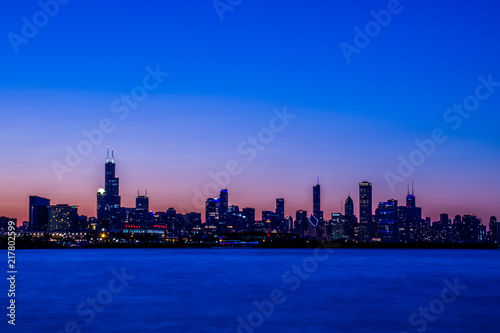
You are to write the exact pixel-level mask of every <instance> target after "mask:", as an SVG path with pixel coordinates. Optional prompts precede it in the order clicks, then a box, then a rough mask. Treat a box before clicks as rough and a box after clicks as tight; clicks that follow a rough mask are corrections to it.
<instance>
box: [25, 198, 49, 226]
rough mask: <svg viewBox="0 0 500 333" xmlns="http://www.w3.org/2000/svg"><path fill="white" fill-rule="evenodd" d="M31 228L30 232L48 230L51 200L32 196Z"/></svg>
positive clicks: (30, 199)
mask: <svg viewBox="0 0 500 333" xmlns="http://www.w3.org/2000/svg"><path fill="white" fill-rule="evenodd" d="M29 201H30V211H29V226H30V231H44V230H48V223H49V210H48V207H49V206H50V200H49V199H46V198H42V197H37V196H30V198H29Z"/></svg>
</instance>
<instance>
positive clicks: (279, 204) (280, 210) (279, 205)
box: [276, 198, 285, 225]
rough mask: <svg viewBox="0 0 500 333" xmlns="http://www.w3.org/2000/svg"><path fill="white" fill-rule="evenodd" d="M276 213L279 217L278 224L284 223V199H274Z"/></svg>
mask: <svg viewBox="0 0 500 333" xmlns="http://www.w3.org/2000/svg"><path fill="white" fill-rule="evenodd" d="M276 214H277V215H278V218H279V224H280V225H283V224H284V223H285V199H283V198H278V199H276Z"/></svg>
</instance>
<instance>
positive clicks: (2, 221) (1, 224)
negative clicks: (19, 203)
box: [0, 216, 17, 235]
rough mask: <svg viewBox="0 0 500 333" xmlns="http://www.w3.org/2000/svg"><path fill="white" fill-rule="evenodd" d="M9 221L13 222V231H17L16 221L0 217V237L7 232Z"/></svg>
mask: <svg viewBox="0 0 500 333" xmlns="http://www.w3.org/2000/svg"><path fill="white" fill-rule="evenodd" d="M11 221H12V222H14V226H15V227H16V230H15V231H17V219H13V218H10V217H6V216H0V235H2V234H3V233H5V232H8V231H9V222H11Z"/></svg>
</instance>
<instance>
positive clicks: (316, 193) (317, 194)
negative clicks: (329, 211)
mask: <svg viewBox="0 0 500 333" xmlns="http://www.w3.org/2000/svg"><path fill="white" fill-rule="evenodd" d="M313 215H314V216H315V217H316V218H317V219H318V220H319V221H322V220H323V212H322V211H321V185H320V184H319V177H318V184H317V185H315V186H314V187H313Z"/></svg>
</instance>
